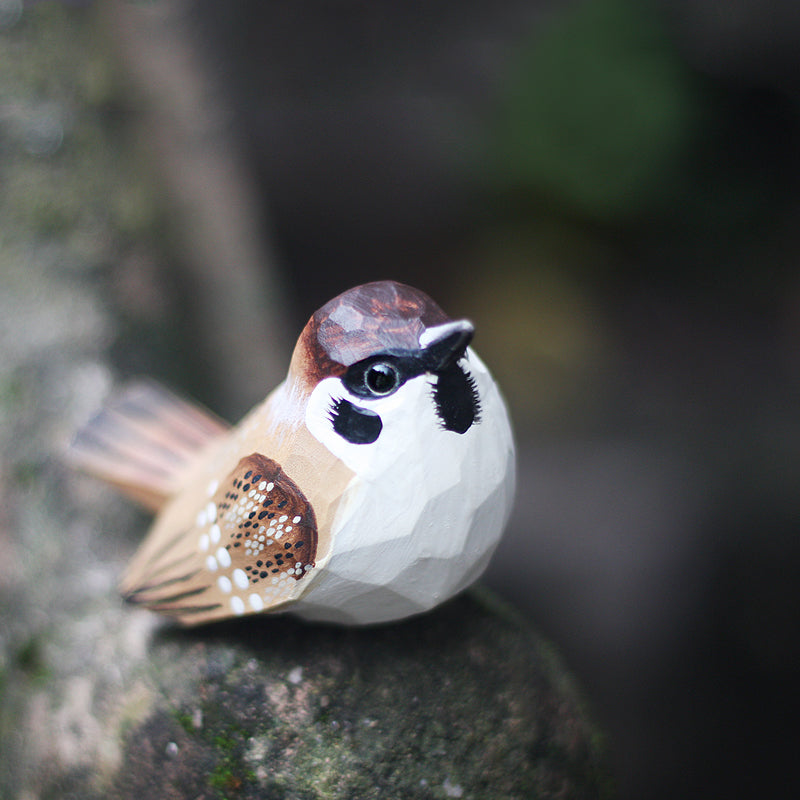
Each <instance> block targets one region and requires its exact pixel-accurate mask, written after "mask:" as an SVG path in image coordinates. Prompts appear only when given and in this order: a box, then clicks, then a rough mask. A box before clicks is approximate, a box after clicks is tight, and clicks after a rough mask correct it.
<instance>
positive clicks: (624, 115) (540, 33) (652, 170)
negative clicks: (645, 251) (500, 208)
mask: <svg viewBox="0 0 800 800" xmlns="http://www.w3.org/2000/svg"><path fill="white" fill-rule="evenodd" d="M533 33H534V35H533V36H532V37H531V38H530V39H529V40H528V41H527V42H526V43H524V44H523V45H522V46H521V48H520V51H519V53H518V54H517V57H516V58H515V59H512V65H511V68H510V71H509V75H508V78H507V81H506V85H505V90H504V93H503V99H502V101H501V108H500V110H499V113H498V118H497V127H496V129H495V130H496V136H495V137H494V140H493V142H492V147H493V149H494V158H493V160H494V161H495V163H496V167H497V178H498V179H499V181H500V183H502V184H504V185H505V186H507V187H510V188H511V189H512V190H516V191H517V192H520V193H523V194H528V195H530V196H533V197H535V198H538V199H540V200H541V202H542V203H544V204H547V205H548V206H552V205H553V204H555V205H558V206H559V207H562V208H563V209H564V210H565V211H566V212H567V213H576V214H578V215H581V216H588V217H589V218H592V219H597V220H599V221H607V222H616V221H624V220H627V219H630V218H632V217H635V216H637V215H638V214H640V212H641V211H642V210H643V208H647V207H649V206H652V205H653V204H654V203H660V202H663V200H664V196H665V194H668V193H669V188H670V182H671V178H670V174H671V172H672V171H673V170H675V169H676V168H677V167H678V165H679V164H680V163H681V161H682V160H683V159H684V158H685V154H686V151H687V148H688V147H689V145H690V143H691V141H692V139H693V137H694V135H695V133H696V130H697V128H698V124H699V122H700V119H701V116H702V105H703V101H702V92H701V90H700V88H699V85H698V83H697V82H696V81H695V79H694V78H693V76H692V74H691V72H690V71H689V69H688V68H687V66H686V65H685V62H684V61H683V60H682V58H681V56H680V54H679V52H678V51H677V49H676V47H675V46H674V44H673V43H672V41H671V40H670V37H669V36H668V33H667V30H666V28H665V26H664V24H663V21H662V20H661V19H660V17H659V15H658V13H657V12H656V9H655V8H654V7H653V6H651V4H650V3H649V2H642V0H583V1H582V2H579V3H578V4H577V5H570V6H568V7H567V8H566V9H564V10H562V11H561V12H560V13H558V14H557V15H556V16H554V17H552V18H551V20H550V21H549V24H547V25H545V26H544V28H542V27H537V29H536V30H535V31H534V32H533Z"/></svg>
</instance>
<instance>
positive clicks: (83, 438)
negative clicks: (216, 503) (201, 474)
mask: <svg viewBox="0 0 800 800" xmlns="http://www.w3.org/2000/svg"><path fill="white" fill-rule="evenodd" d="M227 430H228V425H227V423H225V422H223V421H221V420H220V419H218V418H217V417H215V416H213V415H212V414H211V413H210V412H208V411H206V410H205V409H203V408H200V407H199V406H196V405H194V404H193V403H190V402H188V401H186V400H183V399H181V398H179V397H177V396H176V395H174V394H172V393H171V392H169V391H168V390H167V389H165V388H164V387H162V386H160V385H159V384H157V383H154V382H151V381H137V382H135V383H131V384H128V385H127V386H125V387H123V388H122V389H121V390H120V392H119V393H118V394H116V395H115V396H113V397H112V398H111V400H110V401H109V402H108V403H107V404H106V405H105V407H103V408H102V409H101V410H100V411H99V412H98V413H97V414H96V415H95V416H94V417H93V418H92V419H90V420H89V422H88V423H87V424H86V425H85V426H84V427H83V428H81V429H80V430H79V431H78V433H77V434H76V435H75V438H74V439H73V441H72V443H71V444H70V447H69V450H68V453H67V460H68V462H69V463H70V464H71V465H72V466H74V467H76V468H77V469H80V470H82V471H84V472H86V473H89V474H90V475H94V476H96V477H98V478H101V479H102V480H104V481H107V482H108V483H110V484H112V485H113V486H115V487H116V488H117V489H119V490H120V491H121V492H122V493H123V494H125V495H126V496H128V497H129V498H131V499H133V500H135V501H136V502H138V503H140V504H141V505H143V506H145V507H146V508H149V509H150V510H152V511H157V510H158V509H160V508H161V506H163V505H164V503H165V502H166V501H167V500H168V499H169V498H170V497H171V496H172V495H173V494H174V493H175V492H176V491H177V490H178V489H179V488H180V486H181V476H182V474H183V473H184V471H185V470H186V468H187V467H188V466H190V465H191V464H192V463H193V461H194V460H195V459H196V457H197V455H198V454H199V453H200V451H201V450H203V449H205V447H206V446H207V445H209V444H210V443H211V442H212V441H214V440H216V439H218V438H219V437H220V436H221V435H223V434H224V433H225V432H226V431H227Z"/></svg>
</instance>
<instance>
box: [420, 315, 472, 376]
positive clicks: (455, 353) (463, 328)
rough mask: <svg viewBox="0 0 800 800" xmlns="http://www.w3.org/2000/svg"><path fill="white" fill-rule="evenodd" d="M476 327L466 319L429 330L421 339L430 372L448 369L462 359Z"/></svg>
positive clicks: (426, 364)
mask: <svg viewBox="0 0 800 800" xmlns="http://www.w3.org/2000/svg"><path fill="white" fill-rule="evenodd" d="M474 333H475V327H474V326H473V324H472V323H471V322H469V321H468V320H466V319H461V320H456V321H455V322H446V323H445V324H444V325H437V326H436V327H434V328H428V329H427V330H425V331H424V332H423V333H422V335H421V336H420V337H419V344H420V347H421V348H422V351H423V357H424V359H425V366H426V368H427V369H428V370H429V371H430V372H438V371H439V370H442V369H446V368H447V367H449V366H450V365H451V364H452V363H453V362H455V361H456V360H458V359H459V358H461V356H462V355H463V354H464V350H465V348H466V347H467V345H468V344H469V343H470V342H471V341H472V336H473V334H474Z"/></svg>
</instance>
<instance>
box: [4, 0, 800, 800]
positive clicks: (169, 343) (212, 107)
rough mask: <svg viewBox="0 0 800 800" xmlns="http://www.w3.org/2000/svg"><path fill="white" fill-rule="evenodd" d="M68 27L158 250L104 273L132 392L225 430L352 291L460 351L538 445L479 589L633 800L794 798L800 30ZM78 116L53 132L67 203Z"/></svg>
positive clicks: (598, 22)
mask: <svg viewBox="0 0 800 800" xmlns="http://www.w3.org/2000/svg"><path fill="white" fill-rule="evenodd" d="M46 5H53V6H54V7H56V8H57V9H58V11H57V12H55V11H54V12H53V13H59V14H61V15H63V21H64V24H72V21H74V20H75V19H77V18H78V17H80V18H81V20H83V21H84V22H85V20H86V19H87V18H88V19H90V20H91V22H90V25H91V26H92V28H91V30H92V31H93V43H92V48H93V49H92V53H93V55H92V58H91V59H90V60H89V61H88V62H87V64H88V66H85V67H82V68H81V69H82V72H81V73H80V76H79V77H80V80H79V84H80V86H81V87H82V88H81V89H80V91H81V92H83V93H84V95H85V96H87V97H89V98H90V99H91V102H92V103H94V108H95V110H96V113H98V114H99V115H101V116H102V117H103V118H104V120H105V124H108V125H112V126H114V128H115V130H118V131H119V137H120V141H123V142H125V143H126V145H125V146H126V147H128V148H129V150H130V152H131V153H132V154H133V155H132V156H131V158H133V159H135V160H136V163H137V164H140V165H141V170H140V171H139V172H137V175H138V176H139V178H138V180H137V181H134V182H132V184H131V189H130V192H129V194H128V195H127V197H128V206H127V207H126V209H127V210H126V211H125V214H127V216H125V214H123V215H122V217H123V218H124V219H128V220H133V222H131V223H130V224H131V226H132V228H133V229H136V230H139V229H141V227H142V226H145V227H147V226H149V228H148V230H150V231H151V232H154V236H155V239H154V240H155V242H156V243H157V246H153V247H151V248H150V249H147V248H145V249H142V248H141V247H132V248H129V249H128V251H127V255H126V257H125V259H124V260H122V261H120V262H118V263H113V264H111V263H110V264H107V265H106V267H105V268H104V271H101V272H100V273H98V274H99V275H100V279H102V280H104V281H106V282H107V285H108V291H109V296H110V298H111V302H112V303H115V304H116V307H117V309H118V310H119V312H120V313H121V314H122V316H123V318H124V319H126V320H127V327H126V328H123V331H122V335H121V336H120V338H119V340H118V342H117V344H116V349H117V360H118V368H119V371H120V374H121V375H125V374H135V373H149V374H153V373H155V374H156V375H159V376H160V377H161V378H162V379H165V380H167V382H169V383H171V384H173V385H177V386H178V387H179V388H181V389H183V390H185V391H189V392H191V393H193V394H194V395H195V396H198V397H200V398H201V399H202V400H203V401H204V402H205V403H206V404H208V405H209V406H211V407H212V408H214V409H215V410H216V411H218V412H219V413H221V414H223V415H224V416H228V417H229V418H232V419H235V418H236V417H237V416H238V415H239V414H241V413H242V412H244V411H245V410H246V409H247V408H249V407H250V405H252V403H253V402H255V401H256V400H258V399H260V398H261V397H262V396H263V395H264V393H265V390H266V389H268V388H270V387H271V386H272V385H274V384H275V383H276V382H277V381H278V380H280V378H281V377H282V373H283V371H284V370H285V368H286V365H287V363H288V353H289V350H290V347H291V344H292V342H293V341H294V339H295V337H296V335H297V333H298V332H299V330H300V329H301V327H302V325H303V324H304V322H305V320H306V319H307V318H308V316H309V315H310V314H311V313H312V312H313V311H314V310H315V309H316V308H317V307H318V306H319V305H321V304H322V303H323V302H325V301H326V300H328V299H330V298H331V297H332V296H333V295H335V294H337V293H338V292H340V291H342V290H344V289H346V288H349V287H350V286H353V285H355V284H357V283H359V282H363V281H367V280H375V279H381V278H394V279H396V280H400V281H403V282H406V283H410V284H413V285H416V286H418V287H419V288H422V289H424V290H425V291H427V292H428V293H430V294H431V295H432V296H433V297H434V298H435V299H436V300H437V301H438V302H439V303H440V305H442V306H443V307H444V308H445V310H446V311H448V312H449V313H451V314H452V315H454V316H466V317H470V318H472V319H473V320H474V321H475V323H476V325H477V335H476V339H475V347H476V349H477V350H478V351H479V352H480V354H481V356H482V357H483V358H484V360H485V361H487V363H488V364H489V365H490V367H491V368H492V369H493V371H494V372H495V374H496V377H497V378H498V380H499V382H500V384H501V386H502V387H503V389H504V391H505V394H506V396H507V399H508V401H509V404H510V406H511V411H512V415H513V418H514V422H515V426H516V430H517V435H518V444H519V492H518V499H517V504H516V509H515V512H514V515H513V519H512V522H511V526H510V529H509V531H508V534H507V536H506V538H505V540H504V542H503V543H502V544H501V546H500V549H499V551H498V553H497V555H496V557H495V559H494V561H493V563H492V565H491V567H490V569H489V572H488V575H487V577H486V581H487V583H488V584H489V585H490V586H491V587H493V588H494V589H495V590H496V591H497V592H498V593H499V594H501V595H502V596H503V597H506V598H508V599H509V600H511V601H513V603H514V604H516V605H517V606H518V607H519V608H520V609H521V610H522V611H523V612H524V614H525V615H526V616H527V617H528V618H529V619H530V620H531V622H532V624H534V625H535V626H536V627H538V628H539V629H541V630H542V631H543V632H545V634H546V635H547V636H548V637H549V638H551V639H552V640H553V641H554V642H555V643H556V644H557V646H558V648H559V649H560V650H561V651H562V653H563V654H564V655H565V657H566V660H567V662H568V663H569V665H570V667H571V669H572V670H573V671H574V672H575V674H576V675H577V677H578V678H579V681H580V683H581V685H582V687H583V689H584V692H585V695H586V698H587V701H588V703H589V705H590V707H591V708H592V709H593V712H594V714H595V716H596V717H597V718H598V719H599V721H600V722H601V724H602V726H603V727H604V729H605V730H606V731H607V732H608V734H609V744H610V747H611V751H612V758H613V763H614V767H615V770H616V774H617V779H618V782H619V787H620V796H621V797H623V798H640V797H655V798H659V797H665V798H666V797H670V798H674V797H709V796H726V797H752V796H763V795H765V794H766V793H767V792H769V794H770V796H775V797H784V796H785V797H790V796H792V797H796V796H798V791H800V780H798V777H797V772H796V769H795V768H794V758H795V757H796V752H797V750H798V747H800V736H798V734H797V724H796V719H797V711H798V710H799V709H798V706H797V701H796V700H795V699H794V698H795V695H796V691H793V688H794V687H793V684H794V681H795V677H796V669H795V665H796V664H797V661H798V650H800V644H799V643H798V631H800V613H799V612H798V597H797V594H798V592H797V587H798V585H799V584H798V579H800V535H799V534H800V405H798V401H800V346H799V341H800V339H799V337H800V271H799V270H798V263H799V259H800V148H798V134H800V95H799V94H798V90H800V57H799V56H798V54H800V5H798V4H797V3H796V0H727V2H724V3H723V2H721V0H693V1H692V2H687V1H686V0H660V2H657V1H656V0H652V2H644V1H643V0H573V1H570V2H567V0H548V1H545V0H527V1H526V2H523V0H457V1H456V0H440V1H439V2H432V1H431V0H427V1H426V2H420V1H419V0H405V1H404V2H399V0H394V2H390V1H389V0H369V2H364V1H363V0H313V1H312V0H296V1H295V2H292V3H285V2H269V1H268V0H228V2H225V3H218V2H212V0H194V2H190V1H189V0H185V1H184V2H177V1H173V2H157V1H156V0H154V2H148V3H119V2H109V3H108V4H103V7H102V8H98V7H95V6H94V5H93V4H92V3H88V2H82V3H61V4H46ZM33 24H34V23H32V22H30V20H28V19H27V18H26V11H25V6H24V5H23V4H22V3H20V2H13V0H2V2H0V26H3V28H4V29H6V30H7V31H12V30H14V31H24V30H25V26H26V25H29V26H30V25H33ZM14 35H22V34H21V33H20V34H14ZM45 48H46V44H45ZM109 62H110V63H112V64H113V65H114V66H113V68H109V67H108V63H109ZM41 95H42V97H43V98H46V97H47V95H48V87H47V86H43V87H42V90H41ZM68 106H69V104H68V103H67V104H66V106H65V105H63V104H62V106H59V105H58V104H56V105H54V106H48V107H47V108H45V109H44V111H41V110H40V113H39V117H37V119H40V120H43V122H42V124H41V125H39V127H38V128H35V129H34V128H32V129H31V130H32V131H33V133H32V134H31V135H32V137H33V138H31V139H30V143H31V144H30V146H31V147H33V148H34V150H35V149H36V148H38V149H39V151H40V153H39V154H40V155H43V156H45V157H47V158H50V159H51V161H52V163H53V164H55V166H54V168H53V169H54V172H53V175H56V176H57V159H58V158H59V157H65V156H64V155H63V154H64V148H65V147H68V139H69V135H70V124H71V123H70V118H69V107H68ZM48 109H49V110H48ZM45 111H47V113H49V114H50V116H49V117H48V116H47V113H45ZM9 119H10V117H6V118H5V123H6V126H8V124H9V123H8V120H9ZM48 119H49V120H51V122H52V120H53V119H55V120H56V122H55V123H53V124H51V125H50V127H48V126H47V124H45V123H47V120H48ZM54 131H55V133H54ZM64 137H65V138H64ZM62 138H64V140H65V141H66V142H67V144H66V145H65V144H64V143H63V142H62ZM26 141H27V140H26ZM67 154H68V149H67ZM141 176H146V179H145V178H143V177H141ZM140 181H141V183H140ZM56 185H57V184H56ZM143 187H144V188H143ZM142 220H144V222H142ZM137 226H139V227H138V228H137ZM165 319H166V320H168V321H169V325H168V326H167V328H166V333H164V332H163V330H162V333H161V334H159V336H160V338H154V334H152V330H154V329H158V325H157V324H155V323H156V322H157V321H158V320H161V321H162V322H163V320H165ZM156 352H166V353H167V354H168V355H167V356H166V357H164V358H163V359H162V360H161V361H159V357H158V356H154V353H156ZM176 362H178V366H176Z"/></svg>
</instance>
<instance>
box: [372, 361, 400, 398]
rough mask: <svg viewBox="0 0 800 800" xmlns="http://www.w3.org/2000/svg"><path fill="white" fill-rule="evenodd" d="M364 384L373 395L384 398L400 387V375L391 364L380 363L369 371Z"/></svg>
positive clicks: (373, 365)
mask: <svg viewBox="0 0 800 800" xmlns="http://www.w3.org/2000/svg"><path fill="white" fill-rule="evenodd" d="M364 383H365V384H366V387H367V389H369V391H370V392H371V393H372V394H376V395H380V396H384V395H387V394H391V393H392V392H393V391H394V390H395V389H397V387H398V386H400V373H399V372H398V370H397V368H396V367H394V366H392V365H391V364H386V363H384V362H382V361H378V362H377V363H375V364H372V365H370V367H369V368H368V369H367V371H366V373H365V374H364Z"/></svg>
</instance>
